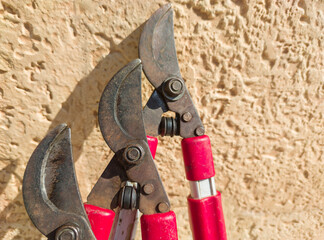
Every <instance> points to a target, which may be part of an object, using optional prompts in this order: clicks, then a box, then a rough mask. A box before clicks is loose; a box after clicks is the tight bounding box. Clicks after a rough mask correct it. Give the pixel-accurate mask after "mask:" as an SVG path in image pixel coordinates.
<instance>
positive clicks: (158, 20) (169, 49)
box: [139, 4, 204, 138]
mask: <svg viewBox="0 0 324 240" xmlns="http://www.w3.org/2000/svg"><path fill="white" fill-rule="evenodd" d="M139 56H140V58H141V60H142V63H143V70H144V73H145V75H146V77H147V78H148V80H149V81H150V82H151V83H152V85H153V86H154V87H155V89H157V91H158V92H159V93H160V94H161V95H162V96H163V99H164V101H165V103H166V105H167V107H168V110H170V111H173V112H175V113H176V115H177V117H178V118H179V116H182V115H183V114H184V113H186V112H189V113H190V114H191V115H192V118H191V119H190V121H183V120H181V121H179V122H178V124H179V126H178V128H179V135H180V136H181V137H183V138H188V137H195V136H197V133H198V134H201V131H195V129H197V128H199V129H204V128H203V124H202V122H201V120H200V117H199V115H198V112H197V110H196V108H195V107H194V104H193V102H192V99H191V97H190V94H189V92H188V89H187V87H186V85H185V84H184V81H183V79H182V77H181V74H180V69H179V64H178V59H177V53H176V48H175V42H174V33H173V9H172V8H171V4H166V5H164V6H163V7H161V8H160V9H158V10H157V11H156V12H155V13H154V14H153V15H152V16H151V17H150V19H149V20H148V21H147V22H146V24H145V26H144V29H143V32H142V34H141V38H140V44H139ZM172 83H176V85H175V86H174V89H173V84H172ZM178 88H179V89H178ZM149 102H150V101H149ZM153 103H154V104H155V103H157V102H156V101H155V102H153ZM150 109H157V111H158V112H160V109H159V107H158V106H151V107H150ZM156 115H157V114H154V116H153V117H149V118H146V117H147V116H148V115H144V116H145V124H146V125H145V127H147V128H148V129H154V128H157V127H158V126H156V122H157V121H158V118H157V117H155V116H156ZM152 132H153V133H156V132H157V130H153V131H152ZM203 133H204V132H202V134H203Z"/></svg>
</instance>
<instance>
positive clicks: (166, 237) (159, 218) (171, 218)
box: [141, 211, 178, 240]
mask: <svg viewBox="0 0 324 240" xmlns="http://www.w3.org/2000/svg"><path fill="white" fill-rule="evenodd" d="M141 229H142V240H177V239H178V232H177V222H176V215H175V213H174V212H173V211H170V212H167V213H157V214H152V215H143V216H142V217H141Z"/></svg>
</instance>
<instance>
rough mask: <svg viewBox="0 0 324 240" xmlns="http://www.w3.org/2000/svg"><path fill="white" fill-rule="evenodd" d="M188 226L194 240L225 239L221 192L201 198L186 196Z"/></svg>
mask: <svg viewBox="0 0 324 240" xmlns="http://www.w3.org/2000/svg"><path fill="white" fill-rule="evenodd" d="M188 207H189V218H190V226H191V231H192V234H193V238H194V239H195V240H198V239H199V240H226V239H227V237H226V228H225V220H224V215H223V209H222V198H221V193H220V192H217V195H216V196H210V197H207V198H203V199H192V198H190V197H188Z"/></svg>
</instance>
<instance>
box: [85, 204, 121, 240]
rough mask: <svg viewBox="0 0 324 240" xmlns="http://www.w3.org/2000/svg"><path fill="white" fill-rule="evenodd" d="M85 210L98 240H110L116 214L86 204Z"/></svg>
mask: <svg viewBox="0 0 324 240" xmlns="http://www.w3.org/2000/svg"><path fill="white" fill-rule="evenodd" d="M84 208H85V210H86V213H87V215H88V218H89V221H90V224H91V229H92V232H93V233H94V235H95V237H96V239H97V240H108V238H109V234H110V230H111V227H112V224H113V222H114V217H115V212H114V211H113V210H110V209H104V208H100V207H97V206H93V205H90V204H86V203H85V204H84Z"/></svg>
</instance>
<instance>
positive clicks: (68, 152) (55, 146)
mask: <svg viewBox="0 0 324 240" xmlns="http://www.w3.org/2000/svg"><path fill="white" fill-rule="evenodd" d="M23 198H24V203H25V207H26V210H27V213H28V215H29V217H30V218H31V220H32V222H33V223H34V225H35V226H36V227H37V228H38V230H39V231H40V232H41V233H43V234H44V235H46V236H47V237H48V238H49V239H54V237H55V230H57V229H58V228H59V227H61V226H63V225H66V224H73V225H75V226H77V227H78V228H79V232H78V234H79V239H93V240H94V239H95V237H94V235H93V233H92V231H91V227H90V224H89V221H88V218H87V215H86V213H85V210H84V207H83V204H82V201H81V197H80V193H79V188H78V184H77V180H76V176H75V170H74V166H73V159H72V148H71V132H70V129H69V128H68V127H67V126H66V125H65V124H62V125H59V126H58V127H56V128H55V129H53V130H52V131H51V132H50V133H48V134H47V135H46V137H45V138H44V139H43V140H42V141H41V142H40V144H39V145H38V146H37V148H36V149H35V151H34V152H33V154H32V156H31V158H30V159H29V162H28V164H27V167H26V170H25V174H24V179H23Z"/></svg>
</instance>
